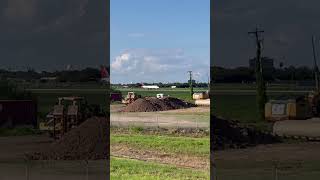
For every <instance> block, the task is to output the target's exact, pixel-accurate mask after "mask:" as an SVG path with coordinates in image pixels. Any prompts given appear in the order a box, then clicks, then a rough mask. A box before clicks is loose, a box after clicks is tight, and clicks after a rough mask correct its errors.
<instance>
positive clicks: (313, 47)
mask: <svg viewBox="0 0 320 180" xmlns="http://www.w3.org/2000/svg"><path fill="white" fill-rule="evenodd" d="M312 50H313V63H314V79H315V81H316V91H317V92H319V69H318V65H317V56H316V50H315V37H314V36H312Z"/></svg>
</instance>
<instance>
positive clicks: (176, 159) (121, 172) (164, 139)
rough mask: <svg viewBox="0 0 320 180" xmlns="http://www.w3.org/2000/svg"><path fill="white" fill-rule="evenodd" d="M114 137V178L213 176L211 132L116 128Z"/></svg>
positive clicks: (112, 151) (205, 177)
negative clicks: (197, 133)
mask: <svg viewBox="0 0 320 180" xmlns="http://www.w3.org/2000/svg"><path fill="white" fill-rule="evenodd" d="M159 133H160V134H159ZM110 140H111V142H110V143H111V145H110V146H111V156H112V158H111V179H151V180H152V179H168V180H169V179H181V180H182V179H209V168H208V164H209V156H210V140H209V134H202V135H201V136H199V137H193V136H192V135H190V136H182V135H181V134H176V133H170V132H169V133H168V132H167V133H163V134H161V132H160V131H159V132H157V131H155V132H153V131H151V132H149V133H145V132H142V129H137V128H136V129H132V130H129V131H127V130H124V131H119V129H116V130H111V137H110ZM128 157H130V158H133V159H134V160H133V159H130V158H128ZM199 162H201V163H202V164H201V163H199ZM203 163H204V164H205V165H203ZM194 164H199V165H198V167H197V166H194ZM201 167H202V168H201Z"/></svg>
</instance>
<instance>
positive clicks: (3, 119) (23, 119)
mask: <svg viewBox="0 0 320 180" xmlns="http://www.w3.org/2000/svg"><path fill="white" fill-rule="evenodd" d="M26 125H27V126H33V127H36V126H37V103H36V102H35V101H32V100H0V127H17V126H26Z"/></svg>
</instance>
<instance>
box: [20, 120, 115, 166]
mask: <svg viewBox="0 0 320 180" xmlns="http://www.w3.org/2000/svg"><path fill="white" fill-rule="evenodd" d="M108 130H109V127H108V122H107V119H106V118H100V117H99V118H98V117H93V118H90V119H87V120H86V121H85V122H83V123H82V124H81V125H80V126H79V127H77V128H75V129H72V130H71V131H69V132H68V133H66V134H65V135H64V136H63V137H62V138H61V139H59V140H58V141H56V142H54V143H52V144H51V145H50V146H48V147H47V148H45V149H43V150H42V151H40V152H36V153H32V154H27V155H26V156H27V158H28V159H31V160H96V159H109V143H108V142H109V137H107V131H108Z"/></svg>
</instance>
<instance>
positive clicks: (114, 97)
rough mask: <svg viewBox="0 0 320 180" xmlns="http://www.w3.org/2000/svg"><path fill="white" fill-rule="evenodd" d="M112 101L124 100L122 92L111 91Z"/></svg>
mask: <svg viewBox="0 0 320 180" xmlns="http://www.w3.org/2000/svg"><path fill="white" fill-rule="evenodd" d="M110 99H111V101H121V100H122V94H121V93H111V94H110Z"/></svg>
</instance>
